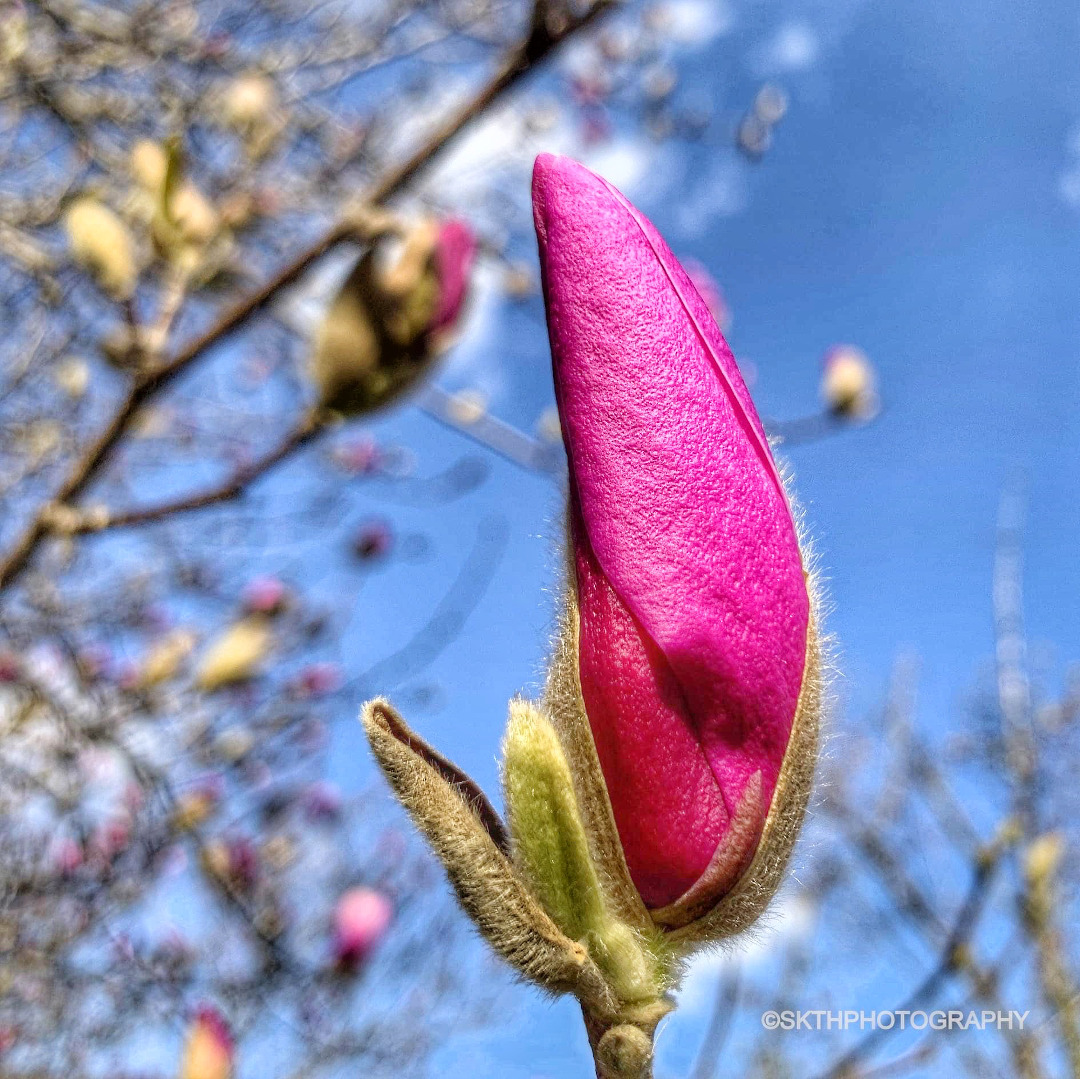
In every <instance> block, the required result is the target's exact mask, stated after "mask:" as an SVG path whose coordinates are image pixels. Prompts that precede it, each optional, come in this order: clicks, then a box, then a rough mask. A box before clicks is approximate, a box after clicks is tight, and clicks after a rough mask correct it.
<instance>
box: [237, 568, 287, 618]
mask: <svg viewBox="0 0 1080 1079" xmlns="http://www.w3.org/2000/svg"><path fill="white" fill-rule="evenodd" d="M288 594H289V590H288V589H287V588H286V587H285V585H284V583H283V582H282V581H280V580H279V579H278V578H277V577H256V578H255V579H254V580H251V581H248V583H247V586H246V587H245V588H244V597H243V602H244V608H245V610H248V611H257V612H258V613H259V614H277V613H278V611H280V610H281V608H282V607H283V606H284V605H285V601H286V599H287V598H288Z"/></svg>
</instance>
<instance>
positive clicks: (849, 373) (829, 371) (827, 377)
mask: <svg viewBox="0 0 1080 1079" xmlns="http://www.w3.org/2000/svg"><path fill="white" fill-rule="evenodd" d="M822 366H823V374H822V376H821V396H822V398H823V399H824V401H825V403H826V404H827V405H828V406H829V409H830V411H831V412H833V413H834V414H835V415H837V416H845V417H850V418H852V419H861V420H866V419H871V418H872V417H873V415H874V414H875V413H876V412H877V409H878V398H877V392H876V390H875V388H874V369H873V367H872V366H871V365H870V361H869V360H868V359H867V358H866V353H865V352H863V351H862V350H861V349H858V348H856V347H855V346H854V345H835V346H834V347H833V348H830V349H829V350H828V352H826V353H825V360H824V363H823V365H822Z"/></svg>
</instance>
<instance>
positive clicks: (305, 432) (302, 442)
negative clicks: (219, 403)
mask: <svg viewBox="0 0 1080 1079" xmlns="http://www.w3.org/2000/svg"><path fill="white" fill-rule="evenodd" d="M325 429H326V418H325V416H324V415H323V414H322V413H321V412H320V411H319V410H318V409H310V410H308V411H307V412H305V413H304V415H303V416H301V418H300V419H299V421H298V422H297V423H296V425H295V426H294V427H293V428H292V430H291V431H289V433H288V434H287V435H286V436H285V437H284V438H283V439H282V440H281V441H280V442H279V443H278V444H277V445H276V446H274V447H273V449H271V450H268V451H267V452H266V453H264V454H262V455H261V456H260V457H257V458H256V459H255V460H254V461H251V462H250V463H249V464H246V465H243V466H242V467H240V468H238V469H236V470H235V471H234V472H233V473H232V475H231V476H230V477H229V478H228V479H227V480H225V481H224V482H223V483H220V484H217V485H215V486H213V487H208V488H205V489H204V490H202V491H196V492H195V493H193V494H190V495H185V496H183V497H181V498H177V499H174V500H173V501H170V502H162V503H160V504H159V505H157V506H147V507H145V508H143V509H131V510H115V511H114V510H110V509H108V508H107V507H105V506H92V507H89V508H87V509H85V510H79V509H71V508H69V507H66V506H55V507H54V509H53V515H52V519H51V521H50V527H51V528H52V530H53V531H54V532H56V533H58V534H61V535H67V536H77V535H85V534H86V533H88V532H105V531H108V530H111V529H114V528H131V527H133V526H136V525H143V524H149V523H151V522H153V521H161V520H164V519H165V518H167V517H173V516H175V515H176V514H179V513H190V512H191V511H192V510H200V509H206V508H207V507H209V506H216V505H220V504H221V503H223V502H230V501H232V500H233V499H236V498H239V497H240V496H241V495H243V494H244V493H245V492H246V491H247V489H248V488H249V487H250V486H251V485H252V484H253V483H255V481H256V480H258V479H260V478H261V477H263V476H265V475H266V474H267V473H268V472H270V471H271V470H272V469H273V468H275V467H276V466H277V465H279V464H281V463H282V462H283V461H285V460H286V459H287V458H288V457H290V456H291V455H292V454H293V453H295V452H296V451H297V450H299V449H301V448H302V447H304V446H306V445H308V444H309V443H310V442H312V441H313V440H314V439H316V438H318V436H319V435H320V434H321V433H322V432H323V431H324V430H325Z"/></svg>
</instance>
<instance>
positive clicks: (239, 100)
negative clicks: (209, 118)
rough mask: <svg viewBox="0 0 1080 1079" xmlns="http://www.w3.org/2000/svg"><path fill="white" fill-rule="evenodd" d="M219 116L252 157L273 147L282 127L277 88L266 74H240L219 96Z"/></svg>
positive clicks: (282, 120)
mask: <svg viewBox="0 0 1080 1079" xmlns="http://www.w3.org/2000/svg"><path fill="white" fill-rule="evenodd" d="M221 116H222V119H223V120H224V122H225V123H226V124H227V125H228V126H229V127H231V128H232V129H233V130H234V131H235V132H236V133H237V134H238V135H239V136H240V137H241V138H242V139H243V140H244V147H245V149H246V150H247V152H248V154H249V155H250V156H251V157H253V158H260V157H262V156H263V155H264V154H266V153H267V152H268V151H269V150H270V149H271V148H272V147H273V145H274V143H275V142H276V140H277V137H278V135H279V134H280V133H281V131H282V129H283V128H284V125H285V121H284V117H283V116H282V114H281V110H280V109H279V101H278V92H277V87H275V86H274V83H273V82H272V81H271V79H269V78H268V77H267V76H266V75H254V74H252V75H242V76H240V78H238V79H234V80H233V81H232V82H231V83H229V85H228V86H226V87H225V89H224V90H223V92H222V94H221Z"/></svg>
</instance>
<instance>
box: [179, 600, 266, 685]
mask: <svg viewBox="0 0 1080 1079" xmlns="http://www.w3.org/2000/svg"><path fill="white" fill-rule="evenodd" d="M272 644H273V633H272V631H271V629H270V621H269V619H268V618H267V617H266V615H263V614H258V613H253V614H249V615H247V616H246V617H245V618H241V619H240V621H239V622H234V623H233V624H232V625H231V626H230V627H229V628H228V629H227V630H226V631H225V632H224V633H223V634H222V635H221V636H220V637H219V638H218V639H217V640H216V641H214V642H212V643H211V644H210V646H209V648H208V649H207V651H206V654H205V655H204V656H203V658H202V662H201V663H200V664H199V670H198V673H197V675H196V684H197V685H198V687H199V689H202V690H205V691H206V692H208V693H210V692H213V691H214V690H216V689H221V688H222V686H228V685H234V684H235V683H237V682H245V681H247V680H248V679H249V678H254V677H255V675H256V674H257V673H258V671H259V668H260V667H261V666H262V663H263V660H264V659H265V658H266V656H267V654H268V653H269V651H270V648H271V645H272Z"/></svg>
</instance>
